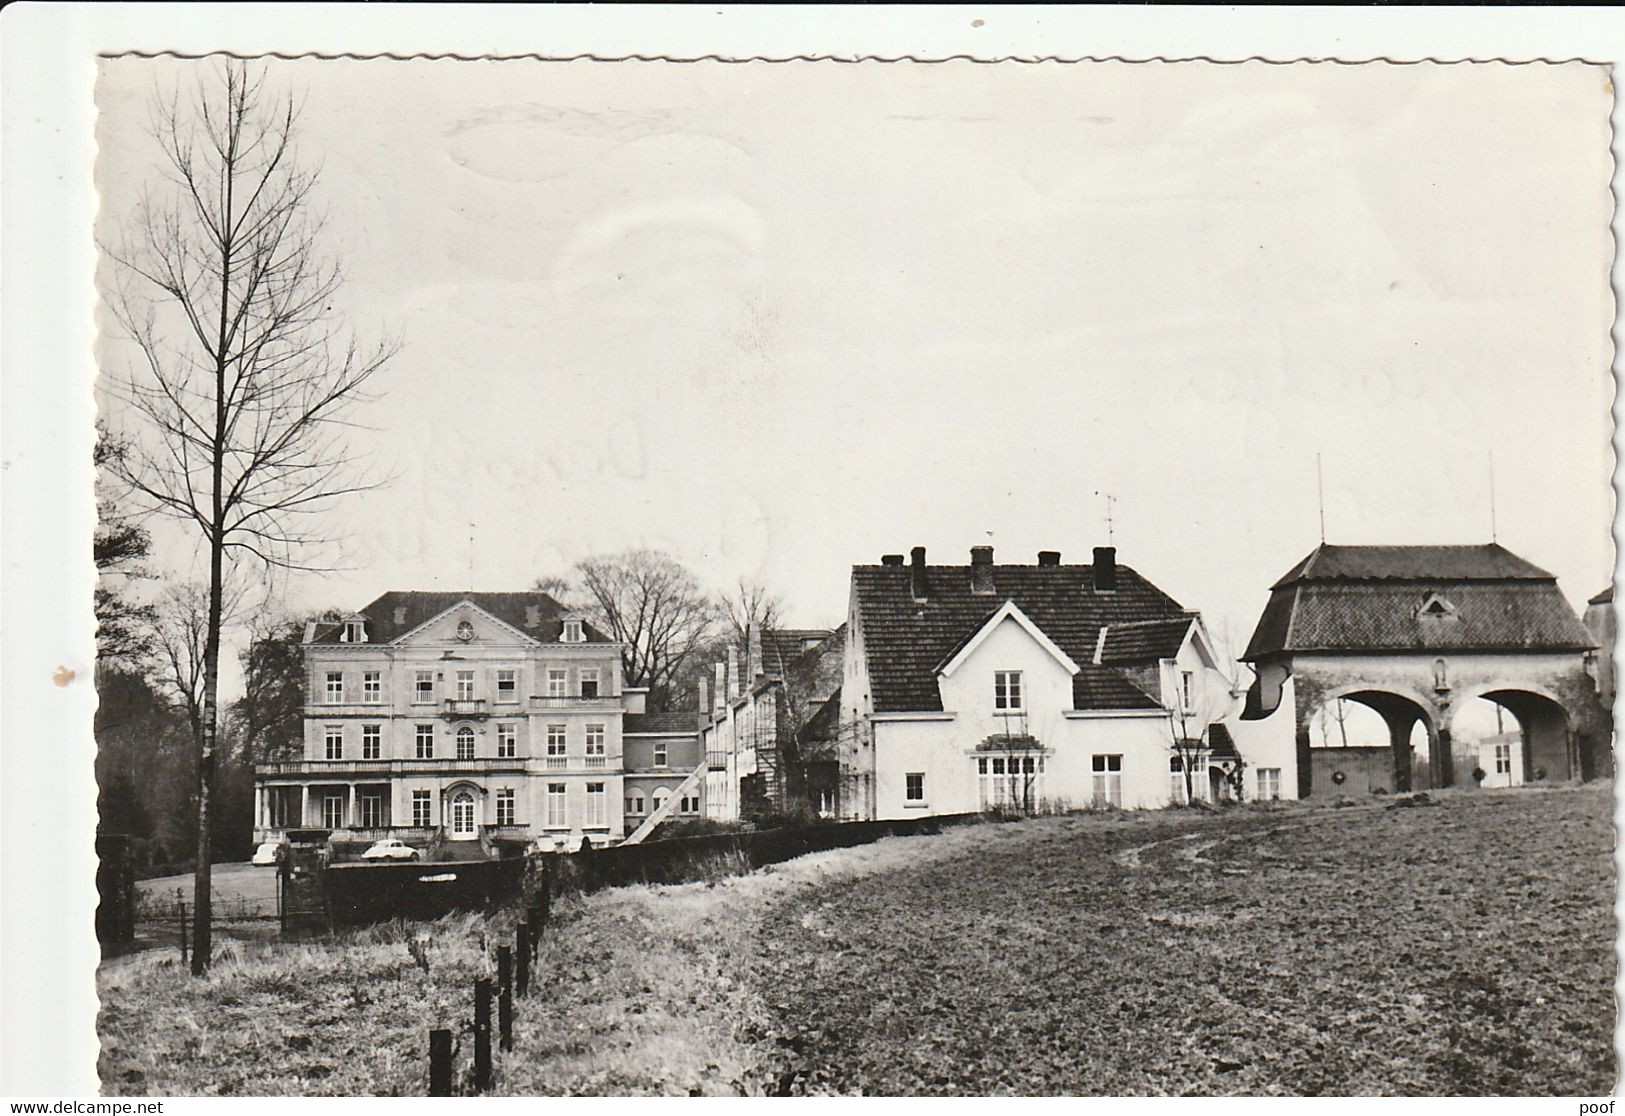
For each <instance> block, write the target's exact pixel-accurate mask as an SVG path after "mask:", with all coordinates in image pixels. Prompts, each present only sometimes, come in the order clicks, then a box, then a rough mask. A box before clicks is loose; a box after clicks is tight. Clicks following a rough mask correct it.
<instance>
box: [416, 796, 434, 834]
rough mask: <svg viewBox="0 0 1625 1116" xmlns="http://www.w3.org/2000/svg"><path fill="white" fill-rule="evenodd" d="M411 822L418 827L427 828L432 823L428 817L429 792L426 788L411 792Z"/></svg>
mask: <svg viewBox="0 0 1625 1116" xmlns="http://www.w3.org/2000/svg"><path fill="white" fill-rule="evenodd" d="M412 824H413V825H415V826H417V827H418V828H419V829H428V828H429V826H430V825H431V824H433V823H432V822H431V821H430V819H429V792H428V791H426V790H415V791H413V792H412Z"/></svg>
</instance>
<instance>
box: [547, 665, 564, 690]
mask: <svg viewBox="0 0 1625 1116" xmlns="http://www.w3.org/2000/svg"><path fill="white" fill-rule="evenodd" d="M547 696H548V697H563V696H564V671H563V670H562V669H561V668H559V667H548V668H547Z"/></svg>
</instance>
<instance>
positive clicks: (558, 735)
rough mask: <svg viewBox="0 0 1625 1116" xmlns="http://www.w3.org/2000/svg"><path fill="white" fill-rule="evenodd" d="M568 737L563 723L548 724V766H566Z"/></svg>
mask: <svg viewBox="0 0 1625 1116" xmlns="http://www.w3.org/2000/svg"><path fill="white" fill-rule="evenodd" d="M567 739H568V738H567V737H566V736H565V730H564V726H563V725H548V726H547V766H549V767H563V766H564V763H565V760H564V748H565V742H566V740H567Z"/></svg>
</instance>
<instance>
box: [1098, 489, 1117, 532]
mask: <svg viewBox="0 0 1625 1116" xmlns="http://www.w3.org/2000/svg"><path fill="white" fill-rule="evenodd" d="M1095 495H1096V496H1104V497H1106V545H1107V546H1115V545H1116V542H1115V540H1114V539H1113V538H1112V505H1113V504H1115V503H1116V502H1117V497H1116V496H1113V495H1112V494H1111V493H1110V492H1102V491H1101V490H1100V489H1098V488H1097V489H1095Z"/></svg>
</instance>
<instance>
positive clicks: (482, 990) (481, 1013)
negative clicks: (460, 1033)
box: [474, 977, 491, 1093]
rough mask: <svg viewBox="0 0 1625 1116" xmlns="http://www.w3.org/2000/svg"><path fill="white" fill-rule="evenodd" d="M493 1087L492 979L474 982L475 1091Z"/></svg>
mask: <svg viewBox="0 0 1625 1116" xmlns="http://www.w3.org/2000/svg"><path fill="white" fill-rule="evenodd" d="M490 1089H491V980H490V978H489V977H481V978H480V979H479V980H476V981H475V982H474V1091H475V1092H476V1093H485V1092H489V1091H490Z"/></svg>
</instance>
